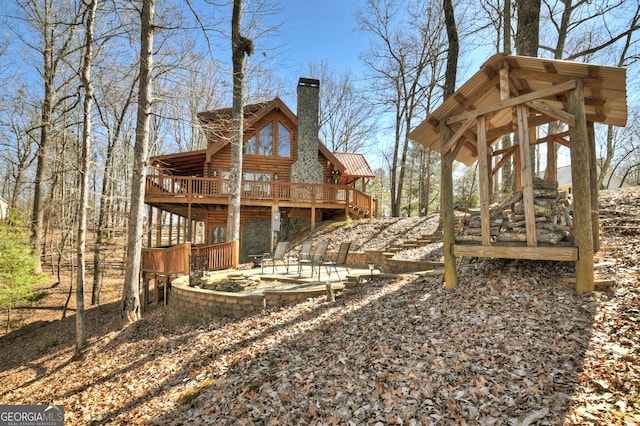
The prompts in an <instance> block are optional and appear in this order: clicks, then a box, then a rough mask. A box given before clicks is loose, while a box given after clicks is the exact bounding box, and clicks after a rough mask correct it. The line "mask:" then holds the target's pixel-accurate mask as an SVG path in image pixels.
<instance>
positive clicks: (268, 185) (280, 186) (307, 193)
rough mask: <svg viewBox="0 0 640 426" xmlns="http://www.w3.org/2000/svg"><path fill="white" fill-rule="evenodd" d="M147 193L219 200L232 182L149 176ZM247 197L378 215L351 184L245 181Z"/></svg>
mask: <svg viewBox="0 0 640 426" xmlns="http://www.w3.org/2000/svg"><path fill="white" fill-rule="evenodd" d="M146 196H148V197H153V196H162V197H175V198H176V201H177V200H178V199H180V198H184V199H185V200H187V201H204V200H210V201H220V202H221V203H226V202H227V199H228V197H229V181H228V180H227V179H222V178H200V177H189V176H171V175H149V176H147V183H146ZM242 198H243V199H244V200H262V201H273V202H276V203H278V202H292V203H308V204H309V205H310V206H312V205H313V206H316V205H322V204H333V205H344V206H345V207H349V208H352V209H353V208H355V209H356V210H359V211H362V212H365V213H368V214H369V215H375V214H376V208H375V205H374V201H373V199H372V197H371V196H370V195H369V194H366V193H364V192H362V191H359V190H357V189H355V188H353V187H352V186H349V185H337V184H313V183H297V182H278V181H257V180H243V181H242Z"/></svg>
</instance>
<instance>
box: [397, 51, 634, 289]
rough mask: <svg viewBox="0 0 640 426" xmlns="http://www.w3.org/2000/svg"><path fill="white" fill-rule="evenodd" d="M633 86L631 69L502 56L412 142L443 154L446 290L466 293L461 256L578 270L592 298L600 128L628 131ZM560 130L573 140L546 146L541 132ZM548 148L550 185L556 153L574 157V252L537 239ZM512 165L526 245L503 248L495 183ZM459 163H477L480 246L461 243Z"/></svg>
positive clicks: (550, 140)
mask: <svg viewBox="0 0 640 426" xmlns="http://www.w3.org/2000/svg"><path fill="white" fill-rule="evenodd" d="M625 78H626V71H625V69H623V68H615V67H605V66H599V65H592V64H588V63H577V62H568V61H559V60H550V59H542V58H532V57H523V56H508V55H505V54H496V55H494V56H492V57H491V58H489V59H488V60H487V61H486V62H485V63H484V64H483V65H482V66H481V67H480V71H478V72H477V73H476V74H475V75H474V76H473V77H471V78H470V79H469V80H468V81H467V82H466V83H465V84H464V85H463V86H462V87H460V89H458V90H457V91H456V92H455V94H454V95H453V96H451V97H450V98H449V99H447V100H446V101H445V102H444V103H443V104H442V105H441V106H440V107H439V108H438V109H436V110H435V111H434V112H433V113H432V114H431V115H430V116H429V117H427V119H426V120H424V121H423V122H422V123H421V124H420V125H418V126H417V127H416V128H415V129H414V130H413V131H412V132H411V133H410V134H409V138H410V139H412V140H414V141H416V142H419V143H421V144H423V145H425V146H427V147H429V148H431V149H434V150H436V151H439V152H440V153H441V161H442V164H441V193H442V205H441V209H442V212H443V213H442V216H443V232H444V260H445V273H444V279H445V283H446V288H448V289H451V288H454V287H455V286H456V285H457V275H456V259H455V256H474V257H494V258H510V259H532V260H559V261H574V262H576V289H577V290H578V291H583V292H589V291H592V290H593V286H594V267H593V255H594V252H595V251H597V250H598V247H599V236H598V235H599V231H598V230H599V222H598V188H597V183H596V178H597V176H596V173H595V171H596V170H597V169H596V150H595V132H594V123H603V124H610V125H614V126H625V125H626V121H627V101H626V84H625ZM556 121H560V122H561V123H564V125H565V126H563V127H564V131H561V132H560V133H558V134H554V135H546V136H544V137H540V138H538V136H537V135H538V132H537V128H538V126H542V125H545V124H548V123H552V122H556ZM512 133H513V134H517V141H518V144H517V145H516V146H514V147H512V148H508V149H502V150H494V149H493V145H494V144H495V143H497V142H498V141H499V140H500V139H501V138H502V137H503V136H505V135H510V134H512ZM539 143H546V144H547V153H548V155H547V170H548V178H549V179H550V180H556V164H555V155H554V152H555V144H556V143H559V144H562V145H564V146H567V147H569V149H570V152H571V175H572V185H573V229H572V235H573V242H572V244H569V245H566V246H553V245H548V244H543V243H539V242H538V239H537V237H536V219H535V214H534V196H533V192H534V191H533V169H532V161H531V156H530V147H531V146H533V145H536V144H539ZM494 157H495V162H494V161H492V160H493V158H494ZM512 157H513V160H514V164H515V185H516V188H515V189H516V190H518V191H520V190H521V191H522V198H523V204H524V216H525V223H526V225H525V226H526V243H521V244H497V243H496V242H495V241H492V239H491V235H490V213H489V206H490V203H491V199H492V194H491V187H492V185H491V182H492V178H493V176H494V175H495V174H496V173H498V170H499V169H500V168H502V167H503V166H504V164H505V162H506V161H507V160H508V159H509V158H512ZM454 159H455V160H458V161H461V162H463V163H465V164H466V165H470V164H472V163H473V162H475V161H476V160H477V161H478V174H479V180H478V182H479V193H480V222H481V242H480V243H478V244H457V243H456V236H455V231H454V211H453V176H452V169H453V167H452V165H453V160H454ZM494 163H495V164H494Z"/></svg>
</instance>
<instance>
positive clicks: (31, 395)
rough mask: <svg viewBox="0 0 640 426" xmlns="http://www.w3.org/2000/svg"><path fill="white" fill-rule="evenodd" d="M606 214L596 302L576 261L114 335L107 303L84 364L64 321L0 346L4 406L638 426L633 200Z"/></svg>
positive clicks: (630, 196) (608, 195)
mask: <svg viewBox="0 0 640 426" xmlns="http://www.w3.org/2000/svg"><path fill="white" fill-rule="evenodd" d="M601 206H602V210H603V211H606V216H605V217H603V223H602V226H603V233H602V250H601V252H599V253H598V254H597V256H596V258H597V262H598V266H597V268H596V271H597V274H598V278H601V279H602V278H607V279H612V280H615V282H616V284H615V285H614V286H612V287H610V288H604V289H600V290H598V291H596V292H594V293H593V294H592V295H581V294H576V293H575V292H574V290H573V286H572V284H570V283H567V282H568V281H570V280H569V277H571V276H572V265H571V264H569V263H559V262H526V261H509V260H478V259H469V260H467V261H465V262H464V263H463V265H462V266H461V272H460V277H459V278H460V280H459V282H460V285H459V286H458V288H456V289H455V290H453V291H450V292H447V291H444V290H443V289H442V285H441V283H440V281H439V280H438V279H425V278H421V277H410V278H403V279H396V280H386V281H383V280H373V281H371V282H367V283H365V284H363V285H362V286H361V287H360V288H359V290H358V293H357V294H356V295H354V296H352V297H349V298H344V297H341V298H339V299H338V300H337V301H336V302H335V303H325V302H324V300H323V298H316V299H309V300H308V301H306V302H304V303H302V304H300V305H297V306H293V307H289V308H282V309H274V310H272V311H264V312H263V313H262V315H257V316H253V317H250V318H247V319H244V320H240V321H231V320H219V321H214V322H211V323H209V324H206V325H202V326H199V327H181V328H177V329H167V328H165V327H164V326H163V325H162V322H163V321H162V320H163V311H162V309H152V310H151V311H150V312H149V314H148V315H147V316H145V318H143V319H142V320H141V321H139V322H138V323H136V324H134V325H132V326H130V327H128V328H126V329H124V330H115V329H114V324H115V321H114V319H115V318H117V315H118V309H117V304H111V305H105V306H102V307H100V308H99V309H93V310H91V311H92V312H90V313H89V321H88V322H89V327H90V329H91V342H92V345H91V347H90V348H89V350H88V351H87V352H86V353H85V354H84V356H83V357H82V358H81V359H74V358H73V353H72V345H73V339H72V329H73V323H72V321H73V319H72V318H71V319H67V320H66V321H63V322H61V321H56V322H54V323H50V324H47V325H44V326H42V327H39V328H38V329H37V330H36V331H34V332H33V333H31V334H28V335H24V336H19V335H17V334H16V333H12V334H10V335H7V336H4V337H2V338H0V404H24V403H50V402H55V403H63V404H64V405H65V412H66V423H65V424H265V425H266V424H274V425H275V424H287V423H289V424H323V425H324V424H376V423H379V424H425V425H427V424H445V425H449V424H456V425H458V424H483V425H492V424H495V425H529V424H537V425H557V424H575V425H578V424H580V425H582V424H620V425H624V424H627V425H633V424H638V423H640V395H638V392H639V389H640V346H639V345H640V335H639V330H638V319H639V318H640V310H639V308H638V307H639V306H640V288H639V284H638V281H639V279H638V278H639V276H640V275H639V274H640V272H639V269H638V260H639V250H640V249H639V248H638V246H639V244H638V237H637V236H636V235H637V233H636V232H635V231H634V228H633V227H637V223H638V220H639V219H640V216H639V215H638V212H640V191H639V190H638V188H634V189H625V190H618V191H606V192H604V193H603V194H602V199H601ZM360 226H365V225H364V224H360V225H358V227H360ZM358 232H362V229H359V230H358ZM381 234H382V233H381V232H378V234H377V235H381ZM336 235H340V236H341V237H340V238H344V239H354V240H355V237H353V236H352V235H351V234H349V233H348V232H347V230H346V229H345V230H344V231H343V232H342V234H336ZM47 333H48V334H50V335H54V336H55V337H57V342H58V344H56V345H54V346H51V347H48V346H47V345H44V344H42V345H39V342H42V336H44V335H46V334H47ZM38 346H40V348H38Z"/></svg>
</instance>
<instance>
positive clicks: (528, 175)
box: [516, 104, 538, 247]
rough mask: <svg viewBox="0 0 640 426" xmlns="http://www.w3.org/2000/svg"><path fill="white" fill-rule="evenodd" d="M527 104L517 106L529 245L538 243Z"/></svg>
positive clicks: (523, 197)
mask: <svg viewBox="0 0 640 426" xmlns="http://www.w3.org/2000/svg"><path fill="white" fill-rule="evenodd" d="M527 108H528V107H527V106H526V105H524V104H521V105H518V106H517V107H516V114H517V116H518V143H519V144H520V167H521V171H522V173H521V179H522V202H523V204H524V220H525V229H526V232H527V245H528V246H530V247H535V246H537V245H538V237H537V236H536V215H535V210H534V207H533V167H532V165H531V155H530V154H529V150H530V144H529V140H530V138H529V123H528V122H527Z"/></svg>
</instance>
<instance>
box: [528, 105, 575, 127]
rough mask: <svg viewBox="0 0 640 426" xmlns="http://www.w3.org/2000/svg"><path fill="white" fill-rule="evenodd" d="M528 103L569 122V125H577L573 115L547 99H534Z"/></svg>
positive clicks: (544, 112)
mask: <svg viewBox="0 0 640 426" xmlns="http://www.w3.org/2000/svg"><path fill="white" fill-rule="evenodd" d="M526 104H527V106H529V107H531V108H533V109H535V110H537V111H540V112H541V113H543V114H546V115H548V116H549V117H551V118H554V119H556V120H559V121H562V122H563V123H567V124H568V125H569V126H575V119H574V118H573V115H571V114H569V113H568V112H566V111H563V110H561V109H558V108H556V107H554V106H552V105H549V104H548V103H546V102H545V101H540V100H533V101H529V102H526Z"/></svg>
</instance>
